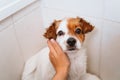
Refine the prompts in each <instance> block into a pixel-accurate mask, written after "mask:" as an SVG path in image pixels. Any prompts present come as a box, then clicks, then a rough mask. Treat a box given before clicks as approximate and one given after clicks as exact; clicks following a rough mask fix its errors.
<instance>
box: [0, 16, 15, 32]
mask: <svg viewBox="0 0 120 80" xmlns="http://www.w3.org/2000/svg"><path fill="white" fill-rule="evenodd" d="M12 24H13V22H12V19H11V16H10V17H8V18H6V19H4V20H2V21H0V31H2V30H3V29H5V28H7V27H8V26H9V25H12Z"/></svg>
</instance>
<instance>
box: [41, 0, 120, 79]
mask: <svg viewBox="0 0 120 80" xmlns="http://www.w3.org/2000/svg"><path fill="white" fill-rule="evenodd" d="M42 4H43V5H42V7H43V8H42V13H43V23H44V26H45V27H48V26H49V25H50V23H51V22H52V21H53V20H54V19H62V18H64V17H72V16H73V17H74V16H80V17H83V18H85V19H86V20H88V21H89V22H90V23H92V24H93V25H95V27H96V29H95V30H94V32H93V33H92V34H93V35H92V37H91V38H89V40H88V41H87V48H88V51H87V52H88V71H89V72H91V73H95V74H97V75H98V76H100V77H101V78H102V80H120V69H119V68H120V43H119V41H120V15H119V14H120V10H119V8H120V5H119V4H120V1H119V0H43V3H42Z"/></svg>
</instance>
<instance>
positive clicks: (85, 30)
mask: <svg viewBox="0 0 120 80" xmlns="http://www.w3.org/2000/svg"><path fill="white" fill-rule="evenodd" d="M80 24H81V26H82V30H83V33H88V32H91V31H92V30H93V29H94V26H93V25H91V24H90V23H89V22H87V21H86V20H84V19H82V18H80Z"/></svg>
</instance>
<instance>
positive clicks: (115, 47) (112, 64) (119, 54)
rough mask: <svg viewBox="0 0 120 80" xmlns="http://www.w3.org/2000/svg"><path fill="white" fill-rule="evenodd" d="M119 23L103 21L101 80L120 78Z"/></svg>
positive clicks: (117, 79)
mask: <svg viewBox="0 0 120 80" xmlns="http://www.w3.org/2000/svg"><path fill="white" fill-rule="evenodd" d="M119 42H120V23H119V24H118V23H114V22H108V21H104V28H103V40H102V54H101V64H100V74H101V77H102V78H103V80H119V79H120V69H119V68H120V44H119Z"/></svg>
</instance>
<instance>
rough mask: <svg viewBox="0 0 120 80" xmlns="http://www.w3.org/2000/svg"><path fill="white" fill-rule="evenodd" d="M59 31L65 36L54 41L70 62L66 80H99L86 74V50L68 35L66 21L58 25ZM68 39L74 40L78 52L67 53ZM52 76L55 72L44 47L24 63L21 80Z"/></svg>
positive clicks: (47, 51) (46, 79)
mask: <svg viewBox="0 0 120 80" xmlns="http://www.w3.org/2000/svg"><path fill="white" fill-rule="evenodd" d="M60 30H62V31H63V32H65V34H64V35H63V36H57V39H56V41H57V42H58V43H59V45H60V46H61V47H62V49H63V50H64V51H65V52H66V53H67V55H68V57H69V58H70V62H71V66H70V70H69V76H68V80H100V79H99V78H98V77H96V76H95V75H92V74H88V73H87V72H86V59H87V57H86V50H85V49H84V48H83V47H82V43H81V42H80V41H79V40H78V39H77V37H75V36H71V35H69V34H68V29H67V21H66V20H63V21H62V22H61V23H60V26H59V28H58V29H57V32H58V31H60ZM70 37H73V38H75V39H76V41H77V42H76V44H75V45H76V47H77V48H78V49H79V50H74V51H67V47H66V46H67V43H66V41H67V39H68V38H70ZM54 75H55V70H54V68H53V66H52V64H51V62H50V60H49V48H48V47H46V48H44V49H43V50H42V51H40V52H39V53H37V54H36V55H34V56H32V57H31V58H30V59H29V60H28V61H27V62H26V64H25V68H24V72H23V76H22V80H52V77H53V76H54Z"/></svg>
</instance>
